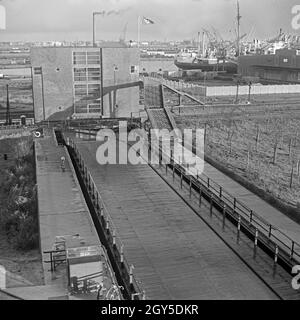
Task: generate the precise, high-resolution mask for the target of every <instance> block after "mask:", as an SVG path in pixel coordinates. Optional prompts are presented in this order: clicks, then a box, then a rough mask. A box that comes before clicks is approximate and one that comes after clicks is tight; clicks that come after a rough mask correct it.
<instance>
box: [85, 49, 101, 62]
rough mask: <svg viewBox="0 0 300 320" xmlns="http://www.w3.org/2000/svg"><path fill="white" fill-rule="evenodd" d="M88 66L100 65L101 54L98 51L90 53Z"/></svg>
mask: <svg viewBox="0 0 300 320" xmlns="http://www.w3.org/2000/svg"><path fill="white" fill-rule="evenodd" d="M87 64H100V53H99V52H98V51H88V52H87Z"/></svg>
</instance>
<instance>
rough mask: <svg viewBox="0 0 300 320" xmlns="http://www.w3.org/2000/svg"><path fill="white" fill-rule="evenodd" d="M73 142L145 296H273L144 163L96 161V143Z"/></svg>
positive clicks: (154, 297) (195, 297)
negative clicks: (99, 162)
mask: <svg viewBox="0 0 300 320" xmlns="http://www.w3.org/2000/svg"><path fill="white" fill-rule="evenodd" d="M76 143H77V148H78V150H79V152H80V154H81V156H82V158H83V160H84V162H85V164H86V166H87V167H88V169H89V171H90V173H91V175H92V177H93V180H94V181H95V183H96V185H97V188H98V190H99V192H100V194H101V197H102V199H103V201H104V203H105V206H106V208H107V210H108V211H109V213H110V215H111V218H112V220H113V223H114V225H115V227H116V229H117V234H118V236H120V238H121V239H122V242H123V244H124V248H125V255H126V257H127V260H128V262H129V263H132V264H134V267H135V269H134V274H135V275H136V277H137V279H139V280H140V281H141V282H142V284H143V288H144V289H145V291H146V296H147V298H148V299H276V296H275V295H274V293H273V292H272V291H271V290H270V289H269V288H268V287H267V286H266V285H265V284H264V283H263V282H262V281H261V280H260V279H259V278H258V277H257V276H256V275H255V274H254V273H253V272H252V271H251V270H250V269H249V268H248V267H247V266H246V265H245V264H244V263H243V262H242V261H241V260H240V259H239V258H238V257H237V256H236V255H235V254H234V253H233V252H232V251H231V250H230V249H229V248H228V247H227V246H226V245H225V244H224V242H223V241H222V240H221V239H220V238H219V237H218V236H216V234H215V233H214V232H213V231H212V230H211V229H210V228H209V227H208V226H207V225H206V224H205V223H204V222H203V221H202V220H201V219H199V218H198V217H197V216H196V215H195V213H194V212H193V211H192V209H191V208H190V207H188V206H187V205H186V203H185V202H184V201H183V200H182V199H181V198H180V197H178V195H177V194H176V193H175V192H174V191H173V190H172V189H171V188H170V187H169V186H168V185H167V184H166V183H165V182H164V181H163V180H162V179H161V178H160V177H159V176H158V175H157V174H156V173H155V172H154V171H153V170H152V169H151V168H150V167H149V166H148V165H135V166H134V165H129V164H128V165H99V164H98V163H97V161H96V150H97V147H98V146H99V144H98V143H97V142H81V141H80V140H77V142H76ZM203 210H207V209H203Z"/></svg>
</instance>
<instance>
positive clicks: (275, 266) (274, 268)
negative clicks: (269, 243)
mask: <svg viewBox="0 0 300 320" xmlns="http://www.w3.org/2000/svg"><path fill="white" fill-rule="evenodd" d="M278 253H279V250H278V246H277V245H276V248H275V254H274V267H273V277H275V275H276V269H277V261H278Z"/></svg>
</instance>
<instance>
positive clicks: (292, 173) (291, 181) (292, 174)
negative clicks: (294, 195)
mask: <svg viewBox="0 0 300 320" xmlns="http://www.w3.org/2000/svg"><path fill="white" fill-rule="evenodd" d="M293 176H294V164H293V163H292V171H291V178H290V188H292V186H293Z"/></svg>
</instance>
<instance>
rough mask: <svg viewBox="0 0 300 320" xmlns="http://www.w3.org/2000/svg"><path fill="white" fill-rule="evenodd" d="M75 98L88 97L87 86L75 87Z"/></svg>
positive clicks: (78, 85) (76, 85)
mask: <svg viewBox="0 0 300 320" xmlns="http://www.w3.org/2000/svg"><path fill="white" fill-rule="evenodd" d="M74 89H75V90H74V92H75V97H82V96H86V95H87V85H86V84H75V86H74Z"/></svg>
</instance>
